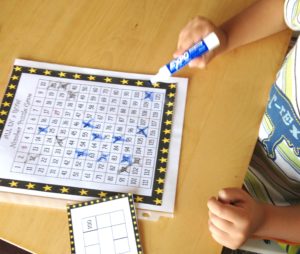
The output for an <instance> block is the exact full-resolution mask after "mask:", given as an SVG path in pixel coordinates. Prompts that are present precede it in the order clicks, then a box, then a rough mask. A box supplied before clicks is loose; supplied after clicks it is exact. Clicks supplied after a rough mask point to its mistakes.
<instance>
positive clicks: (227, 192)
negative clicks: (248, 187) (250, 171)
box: [218, 188, 249, 203]
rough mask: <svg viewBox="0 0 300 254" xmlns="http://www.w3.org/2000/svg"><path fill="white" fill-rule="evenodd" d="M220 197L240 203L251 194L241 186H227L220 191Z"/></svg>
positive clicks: (228, 201) (222, 199) (229, 201)
mask: <svg viewBox="0 0 300 254" xmlns="http://www.w3.org/2000/svg"><path fill="white" fill-rule="evenodd" d="M218 198H219V199H220V200H221V201H223V202H225V203H238V202H243V201H246V200H247V199H248V198H249V196H248V195H247V193H246V192H245V191H243V190H242V189H239V188H226V189H222V190H220V191H219V195H218Z"/></svg>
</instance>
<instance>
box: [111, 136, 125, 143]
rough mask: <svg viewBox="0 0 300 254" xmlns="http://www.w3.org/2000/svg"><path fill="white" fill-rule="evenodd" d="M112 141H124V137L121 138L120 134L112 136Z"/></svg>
mask: <svg viewBox="0 0 300 254" xmlns="http://www.w3.org/2000/svg"><path fill="white" fill-rule="evenodd" d="M112 139H113V143H117V142H118V141H125V138H123V137H122V136H113V137H112Z"/></svg>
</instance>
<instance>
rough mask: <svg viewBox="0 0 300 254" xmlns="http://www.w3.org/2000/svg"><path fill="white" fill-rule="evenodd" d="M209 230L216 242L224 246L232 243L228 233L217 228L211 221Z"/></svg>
mask: <svg viewBox="0 0 300 254" xmlns="http://www.w3.org/2000/svg"><path fill="white" fill-rule="evenodd" d="M208 229H209V231H210V233H211V236H212V237H213V238H214V239H215V241H217V242H218V243H219V244H221V245H223V246H227V245H228V242H229V241H230V236H229V235H228V234H227V233H226V232H224V231H222V230H221V229H219V228H217V227H216V226H215V225H214V224H213V223H212V222H211V221H208Z"/></svg>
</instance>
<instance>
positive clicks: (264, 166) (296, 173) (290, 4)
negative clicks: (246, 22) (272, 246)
mask: <svg viewBox="0 0 300 254" xmlns="http://www.w3.org/2000/svg"><path fill="white" fill-rule="evenodd" d="M284 17H285V21H286V23H287V25H288V26H289V27H290V28H291V29H292V30H298V31H299V30H300V0H286V1H285V4H284ZM299 44H300V40H299V39H298V40H297V42H296V44H295V46H294V47H293V48H292V49H291V50H290V52H289V53H288V55H287V56H286V58H285V60H284V63H283V65H282V67H281V69H280V70H279V72H278V73H277V77H276V81H275V83H274V85H273V86H272V89H271V92H270V96H269V101H268V104H267V107H266V111H265V114H264V116H263V120H262V123H261V125H260V129H259V137H258V142H257V144H256V147H255V151H254V154H253V156H252V160H251V163H250V165H249V168H248V172H247V174H246V177H245V181H244V185H245V187H246V189H247V190H248V192H249V193H250V194H251V195H252V196H253V197H254V198H256V199H258V200H261V201H263V202H267V203H270V204H274V205H292V204H300V47H299V46H300V45H299ZM299 232H300V229H299ZM284 247H285V248H286V249H287V252H288V253H289V254H292V253H300V246H298V247H297V246H293V247H291V246H287V245H285V246H284Z"/></svg>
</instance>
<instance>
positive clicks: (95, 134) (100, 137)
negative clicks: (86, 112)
mask: <svg viewBox="0 0 300 254" xmlns="http://www.w3.org/2000/svg"><path fill="white" fill-rule="evenodd" d="M92 136H93V140H96V139H100V140H103V139H105V137H104V136H102V134H98V133H92Z"/></svg>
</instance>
